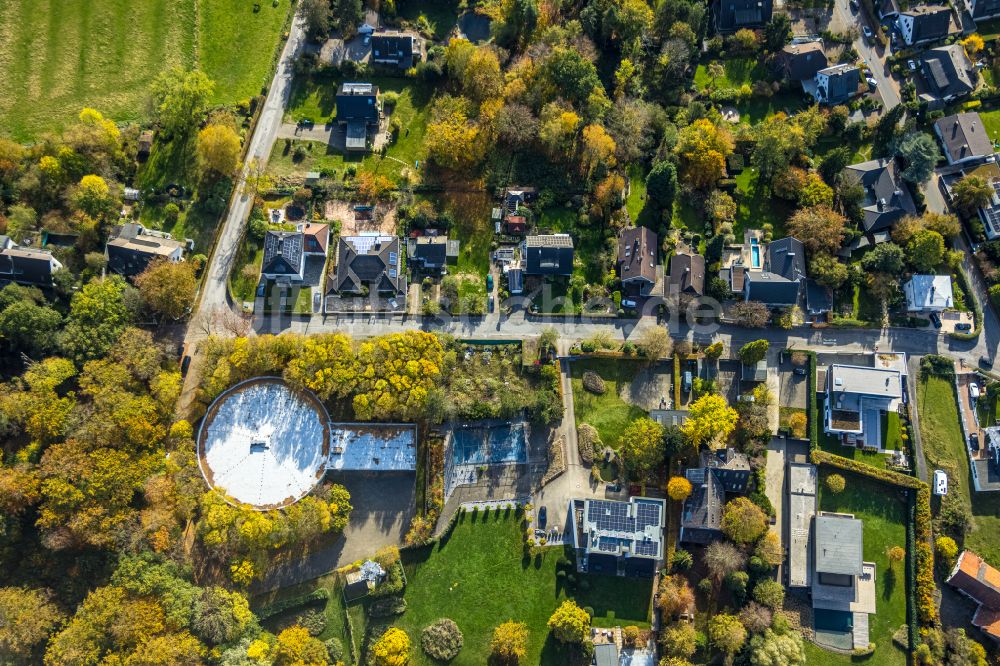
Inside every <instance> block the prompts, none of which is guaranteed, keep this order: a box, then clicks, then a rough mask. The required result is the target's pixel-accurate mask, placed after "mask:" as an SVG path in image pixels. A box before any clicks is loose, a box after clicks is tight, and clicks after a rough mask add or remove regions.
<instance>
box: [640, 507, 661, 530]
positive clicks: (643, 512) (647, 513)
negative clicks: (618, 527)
mask: <svg viewBox="0 0 1000 666" xmlns="http://www.w3.org/2000/svg"><path fill="white" fill-rule="evenodd" d="M635 509H636V520H635V531H636V532H643V531H645V529H646V527H647V526H648V527H659V526H660V505H659V504H651V503H649V502H636V503H635Z"/></svg>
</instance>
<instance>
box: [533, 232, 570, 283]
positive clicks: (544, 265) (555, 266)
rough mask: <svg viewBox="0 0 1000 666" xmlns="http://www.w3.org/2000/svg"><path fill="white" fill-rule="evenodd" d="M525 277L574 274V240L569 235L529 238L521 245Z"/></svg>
mask: <svg viewBox="0 0 1000 666" xmlns="http://www.w3.org/2000/svg"><path fill="white" fill-rule="evenodd" d="M521 260H522V262H523V263H524V274H525V275H563V276H568V275H571V274H572V273H573V239H572V238H570V236H569V235H568V234H553V235H550V236H528V237H527V238H525V239H524V242H523V243H522V244H521Z"/></svg>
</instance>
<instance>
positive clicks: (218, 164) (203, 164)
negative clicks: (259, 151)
mask: <svg viewBox="0 0 1000 666" xmlns="http://www.w3.org/2000/svg"><path fill="white" fill-rule="evenodd" d="M198 164H199V166H200V168H201V173H202V177H203V178H208V179H215V178H220V177H227V176H232V175H234V174H235V173H236V170H237V169H238V168H239V166H240V137H239V135H238V134H236V132H235V130H233V128H232V127H230V126H229V125H224V124H211V125H206V126H205V127H204V129H202V130H201V131H200V132H198Z"/></svg>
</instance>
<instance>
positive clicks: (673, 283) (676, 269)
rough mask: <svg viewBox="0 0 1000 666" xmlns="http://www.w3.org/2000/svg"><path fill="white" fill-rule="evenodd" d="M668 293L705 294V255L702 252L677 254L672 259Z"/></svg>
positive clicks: (691, 295) (681, 294)
mask: <svg viewBox="0 0 1000 666" xmlns="http://www.w3.org/2000/svg"><path fill="white" fill-rule="evenodd" d="M667 283H668V285H669V286H668V287H667V289H668V293H669V294H670V295H673V294H674V293H675V292H676V293H677V294H679V295H680V296H690V297H697V296H704V295H705V257H703V256H701V255H700V254H675V255H674V256H673V257H671V259H670V278H669V279H668V281H667Z"/></svg>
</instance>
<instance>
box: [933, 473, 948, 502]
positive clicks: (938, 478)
mask: <svg viewBox="0 0 1000 666" xmlns="http://www.w3.org/2000/svg"><path fill="white" fill-rule="evenodd" d="M932 487H933V488H934V494H935V495H940V496H943V495H947V494H948V475H947V474H945V473H944V470H940V469H936V470H934V485H933V486H932Z"/></svg>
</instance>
